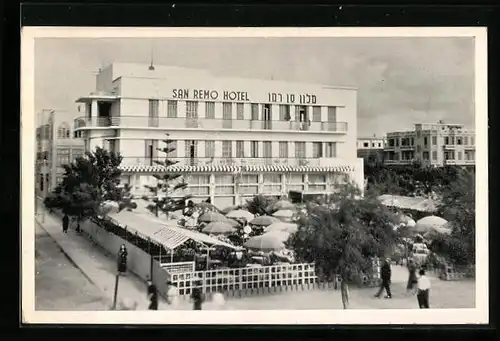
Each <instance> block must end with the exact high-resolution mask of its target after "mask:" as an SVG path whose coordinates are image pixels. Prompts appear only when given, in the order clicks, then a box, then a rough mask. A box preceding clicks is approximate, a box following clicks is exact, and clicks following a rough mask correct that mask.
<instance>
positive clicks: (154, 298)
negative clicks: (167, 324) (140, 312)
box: [148, 279, 158, 310]
mask: <svg viewBox="0 0 500 341" xmlns="http://www.w3.org/2000/svg"><path fill="white" fill-rule="evenodd" d="M148 299H149V306H148V309H149V310H158V290H157V289H156V285H154V284H153V282H152V281H151V279H148Z"/></svg>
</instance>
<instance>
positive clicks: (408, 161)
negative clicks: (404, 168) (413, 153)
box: [384, 160, 415, 165]
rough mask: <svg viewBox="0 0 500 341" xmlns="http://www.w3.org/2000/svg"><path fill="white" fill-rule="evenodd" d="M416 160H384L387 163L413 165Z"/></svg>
mask: <svg viewBox="0 0 500 341" xmlns="http://www.w3.org/2000/svg"><path fill="white" fill-rule="evenodd" d="M413 162H415V160H384V164H386V165H411V164H412V163H413Z"/></svg>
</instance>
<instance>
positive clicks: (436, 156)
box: [432, 150, 438, 161]
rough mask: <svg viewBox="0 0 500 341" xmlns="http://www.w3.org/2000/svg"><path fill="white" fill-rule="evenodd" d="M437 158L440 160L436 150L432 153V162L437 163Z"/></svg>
mask: <svg viewBox="0 0 500 341" xmlns="http://www.w3.org/2000/svg"><path fill="white" fill-rule="evenodd" d="M437 158H438V153H437V151H435V150H434V151H433V152H432V160H434V161H436V160H437Z"/></svg>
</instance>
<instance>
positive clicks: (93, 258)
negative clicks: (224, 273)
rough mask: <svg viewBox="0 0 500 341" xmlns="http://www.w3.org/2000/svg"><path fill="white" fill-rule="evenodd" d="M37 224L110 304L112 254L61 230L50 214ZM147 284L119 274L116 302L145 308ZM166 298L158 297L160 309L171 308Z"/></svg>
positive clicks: (113, 272)
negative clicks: (130, 303)
mask: <svg viewBox="0 0 500 341" xmlns="http://www.w3.org/2000/svg"><path fill="white" fill-rule="evenodd" d="M37 224H39V225H40V226H41V227H42V228H43V229H44V230H45V231H47V233H48V234H49V235H50V236H51V237H52V239H54V241H55V242H56V243H57V244H58V245H59V246H60V247H61V249H62V250H63V252H64V253H65V254H66V256H68V258H70V259H71V260H72V261H73V262H74V263H75V265H76V266H77V267H78V268H79V269H80V270H81V271H82V273H83V274H84V275H85V276H86V277H87V278H88V279H89V280H90V281H91V282H92V283H93V284H94V285H95V286H96V287H98V288H99V289H100V290H101V292H102V293H103V296H104V297H105V298H106V299H107V300H108V301H109V306H110V307H111V305H112V303H113V295H114V289H115V282H116V271H117V265H116V260H115V259H114V257H113V256H110V255H106V254H105V253H104V252H105V251H103V250H102V249H100V248H99V247H98V246H96V245H94V244H93V243H92V242H91V241H89V240H88V239H86V238H85V236H83V235H80V234H78V233H76V232H75V231H74V229H70V230H69V231H68V233H67V234H65V233H63V232H62V227H61V221H60V219H59V218H58V217H57V216H55V215H51V214H49V213H45V214H44V217H41V216H40V217H37ZM146 289H147V288H146V283H144V281H142V280H141V279H140V278H138V277H137V276H135V275H134V274H132V273H128V274H127V275H125V276H121V277H120V280H119V285H118V298H117V301H118V302H123V300H127V301H133V302H137V308H136V309H137V310H147V306H148V304H149V301H148V299H147V296H146ZM171 309H172V308H171V307H170V306H169V305H168V304H167V303H166V301H165V299H164V298H163V297H161V296H159V310H171ZM185 309H190V306H189V305H188V304H181V306H177V307H176V310H185Z"/></svg>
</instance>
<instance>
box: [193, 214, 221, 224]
mask: <svg viewBox="0 0 500 341" xmlns="http://www.w3.org/2000/svg"><path fill="white" fill-rule="evenodd" d="M198 220H199V221H202V222H204V223H211V222H213V221H226V220H227V218H226V217H225V216H224V215H223V214H221V213H218V212H207V213H204V214H203V215H201V216H200V217H199V218H198Z"/></svg>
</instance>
